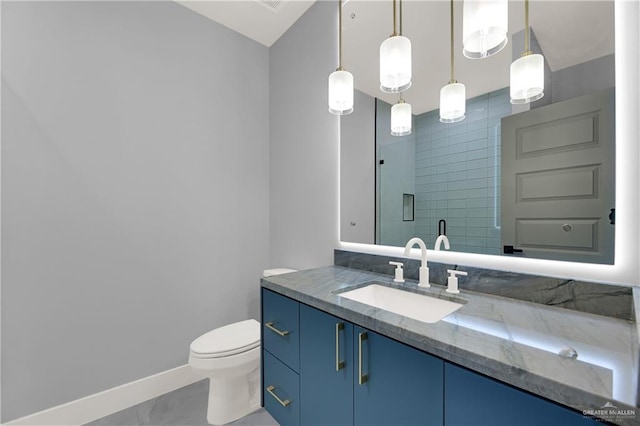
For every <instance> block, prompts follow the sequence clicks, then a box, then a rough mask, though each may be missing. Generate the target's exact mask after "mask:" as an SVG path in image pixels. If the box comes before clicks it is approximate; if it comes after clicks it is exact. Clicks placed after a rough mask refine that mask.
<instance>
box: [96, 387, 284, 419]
mask: <svg viewBox="0 0 640 426" xmlns="http://www.w3.org/2000/svg"><path fill="white" fill-rule="evenodd" d="M208 393H209V381H208V380H202V381H199V382H197V383H194V384H192V385H189V386H185V387H183V388H180V389H177V390H175V391H173V392H170V393H168V394H165V395H161V396H159V397H157V398H154V399H150V400H149V401H145V402H143V403H140V404H138V405H134V406H133V407H129V408H127V409H125V410H122V411H119V412H117V413H114V414H111V415H109V416H107V417H103V418H101V419H98V420H96V421H94V422H91V423H87V424H86V425H85V426H208V425H209V424H208V423H207V396H208ZM231 425H233V426H278V423H276V421H275V420H274V419H273V418H272V417H271V416H270V415H269V413H267V412H266V411H265V410H264V409H261V410H258V411H256V412H255V413H252V414H250V415H248V416H246V417H244V418H242V419H240V420H237V421H235V422H233V423H231Z"/></svg>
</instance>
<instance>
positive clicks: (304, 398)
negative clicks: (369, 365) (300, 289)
mask: <svg viewBox="0 0 640 426" xmlns="http://www.w3.org/2000/svg"><path fill="white" fill-rule="evenodd" d="M352 339H353V325H352V324H350V323H348V322H346V321H344V320H341V319H339V318H336V317H334V316H332V315H329V314H327V313H325V312H321V311H319V310H317V309H314V308H310V307H309V306H305V305H300V398H301V401H300V423H301V424H303V425H352V424H353V352H352V351H353V345H352V341H353V340H352Z"/></svg>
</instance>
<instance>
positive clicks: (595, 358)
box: [261, 266, 640, 425]
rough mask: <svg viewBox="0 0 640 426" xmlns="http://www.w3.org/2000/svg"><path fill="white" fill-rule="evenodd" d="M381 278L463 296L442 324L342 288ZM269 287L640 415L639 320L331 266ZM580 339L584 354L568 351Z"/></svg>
mask: <svg viewBox="0 0 640 426" xmlns="http://www.w3.org/2000/svg"><path fill="white" fill-rule="evenodd" d="M372 281H375V282H377V283H382V284H385V285H389V286H394V287H397V286H400V287H402V288H404V289H407V290H409V291H413V292H418V293H423V294H428V295H430V296H433V297H438V298H443V299H449V300H452V299H453V300H455V299H462V301H463V302H466V303H465V304H464V306H463V307H462V308H460V309H458V310H457V311H456V312H454V313H453V314H451V315H449V316H447V317H445V318H444V319H442V320H441V321H439V322H437V323H435V324H427V323H423V322H420V321H417V320H413V319H411V318H407V317H403V316H401V315H397V314H394V313H391V312H388V311H383V310H380V309H377V308H374V307H371V306H368V305H365V304H362V303H359V302H355V301H352V300H349V299H346V298H343V297H340V296H338V294H337V293H339V292H341V291H344V290H345V289H347V288H349V287H358V286H359V285H362V284H365V283H370V282H372ZM261 283H262V287H264V288H267V289H269V290H273V291H275V292H277V293H280V294H282V295H284V296H288V297H290V298H292V299H295V300H298V301H299V302H302V303H305V304H307V305H309V306H312V307H315V308H318V309H320V310H323V311H325V312H328V313H330V314H332V315H335V316H338V317H340V318H343V319H345V320H347V321H350V322H352V323H355V324H358V325H360V326H362V327H366V328H368V329H370V330H372V331H375V332H377V333H380V334H382V335H385V336H388V337H390V338H393V339H395V340H397V341H400V342H403V343H406V344H408V345H410V346H413V347H415V348H418V349H420V350H423V351H425V352H427V353H430V354H433V355H436V356H438V357H440V358H443V359H445V360H447V361H450V362H453V363H456V364H458V365H461V366H464V367H467V368H469V369H471V370H474V371H477V372H479V373H482V374H484V375H487V376H489V377H493V378H496V379H498V380H501V381H503V382H505V383H508V384H510V385H513V386H515V387H518V388H521V389H524V390H527V391H529V392H532V393H534V394H537V395H540V396H543V397H545V398H547V399H550V400H552V401H556V402H558V403H561V404H564V405H566V406H569V407H572V408H574V409H576V410H578V411H580V412H582V411H584V410H594V409H596V410H597V409H600V408H602V407H603V406H605V404H607V403H610V404H613V405H615V406H616V407H618V408H619V409H621V410H635V415H634V416H621V417H620V418H615V419H611V418H607V420H608V421H612V422H614V423H616V424H621V425H640V409H638V355H639V350H638V349H639V348H638V331H639V328H638V327H637V326H636V324H635V323H632V322H630V321H625V320H620V319H614V318H608V317H604V316H599V315H594V314H589V313H583V312H576V311H571V310H567V309H561V308H555V307H547V306H542V305H539V304H534V303H530V302H523V301H517V300H513V299H507V298H503V297H499V296H491V295H485V294H480V293H474V292H470V291H464V290H463V291H462V293H460V294H459V295H456V296H455V298H452V295H450V294H448V293H446V292H445V291H444V287H442V286H437V285H432V286H431V288H428V289H422V288H418V286H417V283H416V282H415V281H407V282H405V283H404V284H400V285H399V284H397V283H394V282H393V280H392V279H391V278H390V277H389V276H386V275H381V274H376V273H372V272H365V271H360V270H356V269H350V268H345V267H340V266H327V267H322V268H316V269H310V270H307V271H300V272H294V273H289V274H284V275H276V276H272V277H269V278H263V279H262V281H261ZM564 347H570V348H573V349H574V350H575V351H576V352H577V353H578V356H577V358H576V359H570V358H563V357H561V356H560V355H559V352H560V350H561V349H562V348H564Z"/></svg>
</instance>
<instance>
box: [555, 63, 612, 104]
mask: <svg viewBox="0 0 640 426" xmlns="http://www.w3.org/2000/svg"><path fill="white" fill-rule="evenodd" d="M615 62H616V61H615V54H611V55H607V56H602V57H600V58H596V59H593V60H591V61H588V62H584V63H582V64H578V65H574V66H572V67H567V68H563V69H561V70H558V71H555V72H554V73H552V74H551V96H552V101H553V103H556V102H560V101H564V100H567V99H572V98H575V97H577V96H581V95H585V94H587V93H593V92H597V91H600V90H604V89H610V88H612V87H615V85H616V84H615V77H616V72H615V66H616V63H615Z"/></svg>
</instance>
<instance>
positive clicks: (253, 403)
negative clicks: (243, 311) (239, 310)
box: [189, 319, 260, 425]
mask: <svg viewBox="0 0 640 426" xmlns="http://www.w3.org/2000/svg"><path fill="white" fill-rule="evenodd" d="M190 349H191V350H190V352H189V365H190V366H191V368H193V369H194V370H195V371H196V372H197V373H199V374H200V375H202V376H204V377H208V378H209V404H208V408H207V422H209V423H210V424H212V425H223V424H226V423H230V422H232V421H234V420H238V419H239V418H241V417H244V416H246V415H247V414H250V413H252V412H254V411H256V410H257V409H259V408H260V323H259V322H258V321H256V320H254V319H249V320H245V321H240V322H236V323H233V324H229V325H225V326H223V327H220V328H216V329H215V330H213V331H210V332H208V333H205V334H203V335H202V336H200V337H198V338H197V339H196V340H194V341H193V342H192V343H191V348H190Z"/></svg>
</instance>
